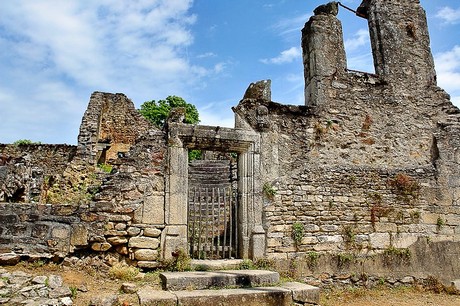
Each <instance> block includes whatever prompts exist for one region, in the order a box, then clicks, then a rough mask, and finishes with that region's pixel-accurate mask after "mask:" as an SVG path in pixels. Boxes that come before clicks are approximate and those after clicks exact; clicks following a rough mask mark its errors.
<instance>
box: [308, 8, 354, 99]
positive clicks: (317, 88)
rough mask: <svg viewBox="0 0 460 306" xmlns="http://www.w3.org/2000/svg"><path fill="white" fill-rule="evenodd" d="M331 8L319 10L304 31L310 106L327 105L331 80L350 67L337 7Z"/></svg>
mask: <svg viewBox="0 0 460 306" xmlns="http://www.w3.org/2000/svg"><path fill="white" fill-rule="evenodd" d="M329 5H331V9H330V10H318V9H316V10H315V16H312V17H311V18H310V20H309V21H308V22H307V23H306V24H305V27H304V28H303V29H302V51H303V64H304V76H305V104H306V105H309V106H317V105H323V104H324V103H326V98H327V94H326V90H327V88H328V87H330V84H331V79H332V78H333V77H334V76H336V75H343V74H345V71H346V67H347V63H346V56H345V47H344V44H343V34H342V23H341V22H340V21H339V20H338V19H337V18H336V15H337V10H338V8H337V4H329ZM329 5H328V6H329ZM325 7H326V6H325Z"/></svg>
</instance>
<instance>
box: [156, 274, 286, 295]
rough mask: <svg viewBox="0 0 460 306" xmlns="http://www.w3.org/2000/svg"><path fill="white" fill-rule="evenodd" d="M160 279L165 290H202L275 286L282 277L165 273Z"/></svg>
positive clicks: (277, 275)
mask: <svg viewBox="0 0 460 306" xmlns="http://www.w3.org/2000/svg"><path fill="white" fill-rule="evenodd" d="M160 278H161V281H162V284H163V289H164V290H200V289H209V288H213V289H216V288H224V287H256V286H262V285H273V284H276V283H278V282H279V280H280V275H279V274H278V272H272V271H265V270H225V271H203V272H202V271H192V272H163V273H160Z"/></svg>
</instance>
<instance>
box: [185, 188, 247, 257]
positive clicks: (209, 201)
mask: <svg viewBox="0 0 460 306" xmlns="http://www.w3.org/2000/svg"><path fill="white" fill-rule="evenodd" d="M237 207H238V205H237V191H236V190H235V189H234V188H232V187H231V186H228V187H193V188H190V190H189V204H188V246H189V252H190V253H189V254H190V257H192V258H194V259H224V258H237V257H238V235H237V224H238V208H237Z"/></svg>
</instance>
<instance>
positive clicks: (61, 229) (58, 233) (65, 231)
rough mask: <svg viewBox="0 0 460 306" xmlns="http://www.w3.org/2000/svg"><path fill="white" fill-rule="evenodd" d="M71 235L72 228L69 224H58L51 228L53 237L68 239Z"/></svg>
mask: <svg viewBox="0 0 460 306" xmlns="http://www.w3.org/2000/svg"><path fill="white" fill-rule="evenodd" d="M69 236H70V229H69V227H68V226H62V225H59V226H56V227H54V228H53V229H52V230H51V237H53V238H59V239H68V238H69Z"/></svg>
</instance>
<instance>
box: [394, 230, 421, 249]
mask: <svg viewBox="0 0 460 306" xmlns="http://www.w3.org/2000/svg"><path fill="white" fill-rule="evenodd" d="M419 236H420V235H419V234H410V233H400V234H398V235H396V236H395V237H393V246H394V247H395V248H400V249H402V248H408V247H410V246H411V245H413V244H414V243H416V242H417V240H418V238H419Z"/></svg>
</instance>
